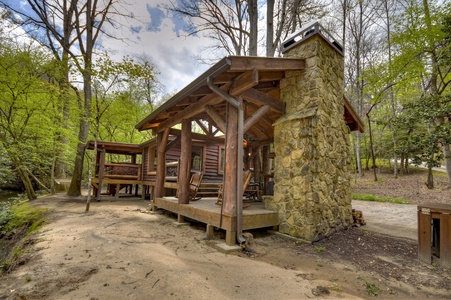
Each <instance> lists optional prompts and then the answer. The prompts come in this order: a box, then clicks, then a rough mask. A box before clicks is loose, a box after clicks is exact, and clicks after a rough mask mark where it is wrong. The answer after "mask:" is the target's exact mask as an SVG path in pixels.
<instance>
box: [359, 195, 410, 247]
mask: <svg viewBox="0 0 451 300" xmlns="http://www.w3.org/2000/svg"><path fill="white" fill-rule="evenodd" d="M352 208H355V209H357V210H361V211H362V212H363V217H364V218H365V221H366V223H367V224H366V227H365V228H366V229H367V230H370V231H373V232H378V233H382V234H388V235H390V236H396V237H403V238H409V239H412V240H418V227H417V205H416V204H393V203H382V202H371V201H359V200H352Z"/></svg>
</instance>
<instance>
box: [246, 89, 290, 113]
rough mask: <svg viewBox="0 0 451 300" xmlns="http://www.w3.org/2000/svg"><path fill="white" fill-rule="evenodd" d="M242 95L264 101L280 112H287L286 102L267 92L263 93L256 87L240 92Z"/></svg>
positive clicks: (255, 100)
mask: <svg viewBox="0 0 451 300" xmlns="http://www.w3.org/2000/svg"><path fill="white" fill-rule="evenodd" d="M240 96H241V97H243V98H244V99H246V100H248V101H252V102H257V103H262V104H264V105H269V106H270V107H271V108H272V109H274V110H275V111H277V112H278V113H281V114H285V103H284V102H282V101H279V100H277V99H276V98H273V97H271V96H269V95H267V94H265V93H262V92H260V91H258V90H256V89H248V90H246V91H244V92H243V93H241V94H240Z"/></svg>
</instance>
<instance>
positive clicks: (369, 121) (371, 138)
mask: <svg viewBox="0 0 451 300" xmlns="http://www.w3.org/2000/svg"><path fill="white" fill-rule="evenodd" d="M366 117H367V119H368V133H369V135H370V153H371V158H372V162H373V165H372V168H373V173H374V181H377V172H376V171H377V170H376V157H375V156H374V146H373V132H372V130H371V120H370V116H369V115H368V114H367V115H366Z"/></svg>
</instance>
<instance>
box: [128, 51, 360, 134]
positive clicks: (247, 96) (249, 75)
mask: <svg viewBox="0 0 451 300" xmlns="http://www.w3.org/2000/svg"><path fill="white" fill-rule="evenodd" d="M304 67H305V60H304V59H294V58H272V57H271V58H269V57H249V56H229V57H225V58H223V59H222V60H220V61H219V62H218V63H216V64H215V65H213V66H212V67H211V68H210V69H208V70H207V71H206V72H205V73H203V74H202V75H201V76H199V77H198V78H197V79H195V80H194V81H193V82H192V83H191V84H189V85H188V86H186V87H185V88H184V89H183V90H181V91H180V92H179V93H177V94H176V95H175V96H173V97H172V98H171V99H169V100H168V101H167V102H165V103H164V104H163V105H161V106H160V107H159V108H158V109H156V110H155V111H154V112H153V113H151V114H150V115H149V116H147V117H146V118H144V119H143V120H142V121H141V122H139V123H138V124H137V125H136V126H135V127H136V129H138V130H140V131H143V130H148V129H152V130H153V131H154V132H155V133H158V132H161V131H163V130H164V129H165V128H168V127H172V126H174V125H176V124H178V123H180V122H181V121H182V120H183V119H192V120H203V121H207V122H208V123H209V124H212V125H214V126H215V127H216V128H218V129H221V128H223V127H224V124H221V123H222V122H223V121H224V120H226V116H225V115H226V102H225V100H223V99H222V98H220V97H219V96H218V95H217V94H215V93H213V91H212V90H211V89H210V88H209V87H208V84H207V79H208V78H210V79H211V80H212V81H213V83H214V84H215V85H216V86H217V87H219V88H220V89H222V90H223V91H224V92H226V93H228V94H230V95H232V96H233V97H235V98H238V97H241V98H242V99H243V105H244V114H245V116H244V120H245V122H246V120H248V121H249V123H250V124H249V126H248V127H246V125H245V133H244V137H245V139H246V140H247V141H248V142H259V141H268V140H272V139H273V138H274V130H273V126H272V124H273V123H274V122H275V121H276V120H277V119H278V118H279V117H281V116H282V115H283V114H284V113H285V103H283V102H282V101H280V80H281V79H283V78H284V77H285V76H286V73H287V72H290V71H300V70H303V69H304ZM345 111H347V107H346V105H345ZM253 115H256V116H255V117H254V119H253V120H252V119H250V118H251V117H252V116H253ZM348 115H349V114H348ZM348 115H347V117H348ZM355 121H356V120H351V119H348V120H347V121H346V122H347V123H348V124H350V123H353V122H355ZM350 127H351V126H350ZM351 128H356V126H353V127H351ZM205 129H208V128H205ZM208 134H209V133H207V135H208ZM210 134H213V132H210Z"/></svg>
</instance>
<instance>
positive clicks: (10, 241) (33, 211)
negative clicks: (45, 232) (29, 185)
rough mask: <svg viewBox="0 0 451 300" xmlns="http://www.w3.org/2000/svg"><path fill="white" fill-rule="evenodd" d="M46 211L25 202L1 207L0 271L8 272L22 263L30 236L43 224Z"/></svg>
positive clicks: (29, 242)
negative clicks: (1, 247)
mask: <svg viewBox="0 0 451 300" xmlns="http://www.w3.org/2000/svg"><path fill="white" fill-rule="evenodd" d="M45 212H46V209H43V208H37V207H34V206H32V205H29V204H28V202H27V201H23V202H19V203H17V204H13V205H10V206H3V207H2V209H1V211H0V242H1V243H2V244H3V247H4V251H3V253H2V255H1V256H0V270H1V271H3V272H10V271H11V270H12V269H13V268H14V267H15V266H17V265H19V264H21V263H23V262H24V254H25V251H26V248H27V246H28V245H30V244H32V239H31V238H30V236H31V234H32V233H34V232H36V231H37V230H38V229H39V228H41V227H42V226H43V225H44V224H45V219H44V213H45Z"/></svg>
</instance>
